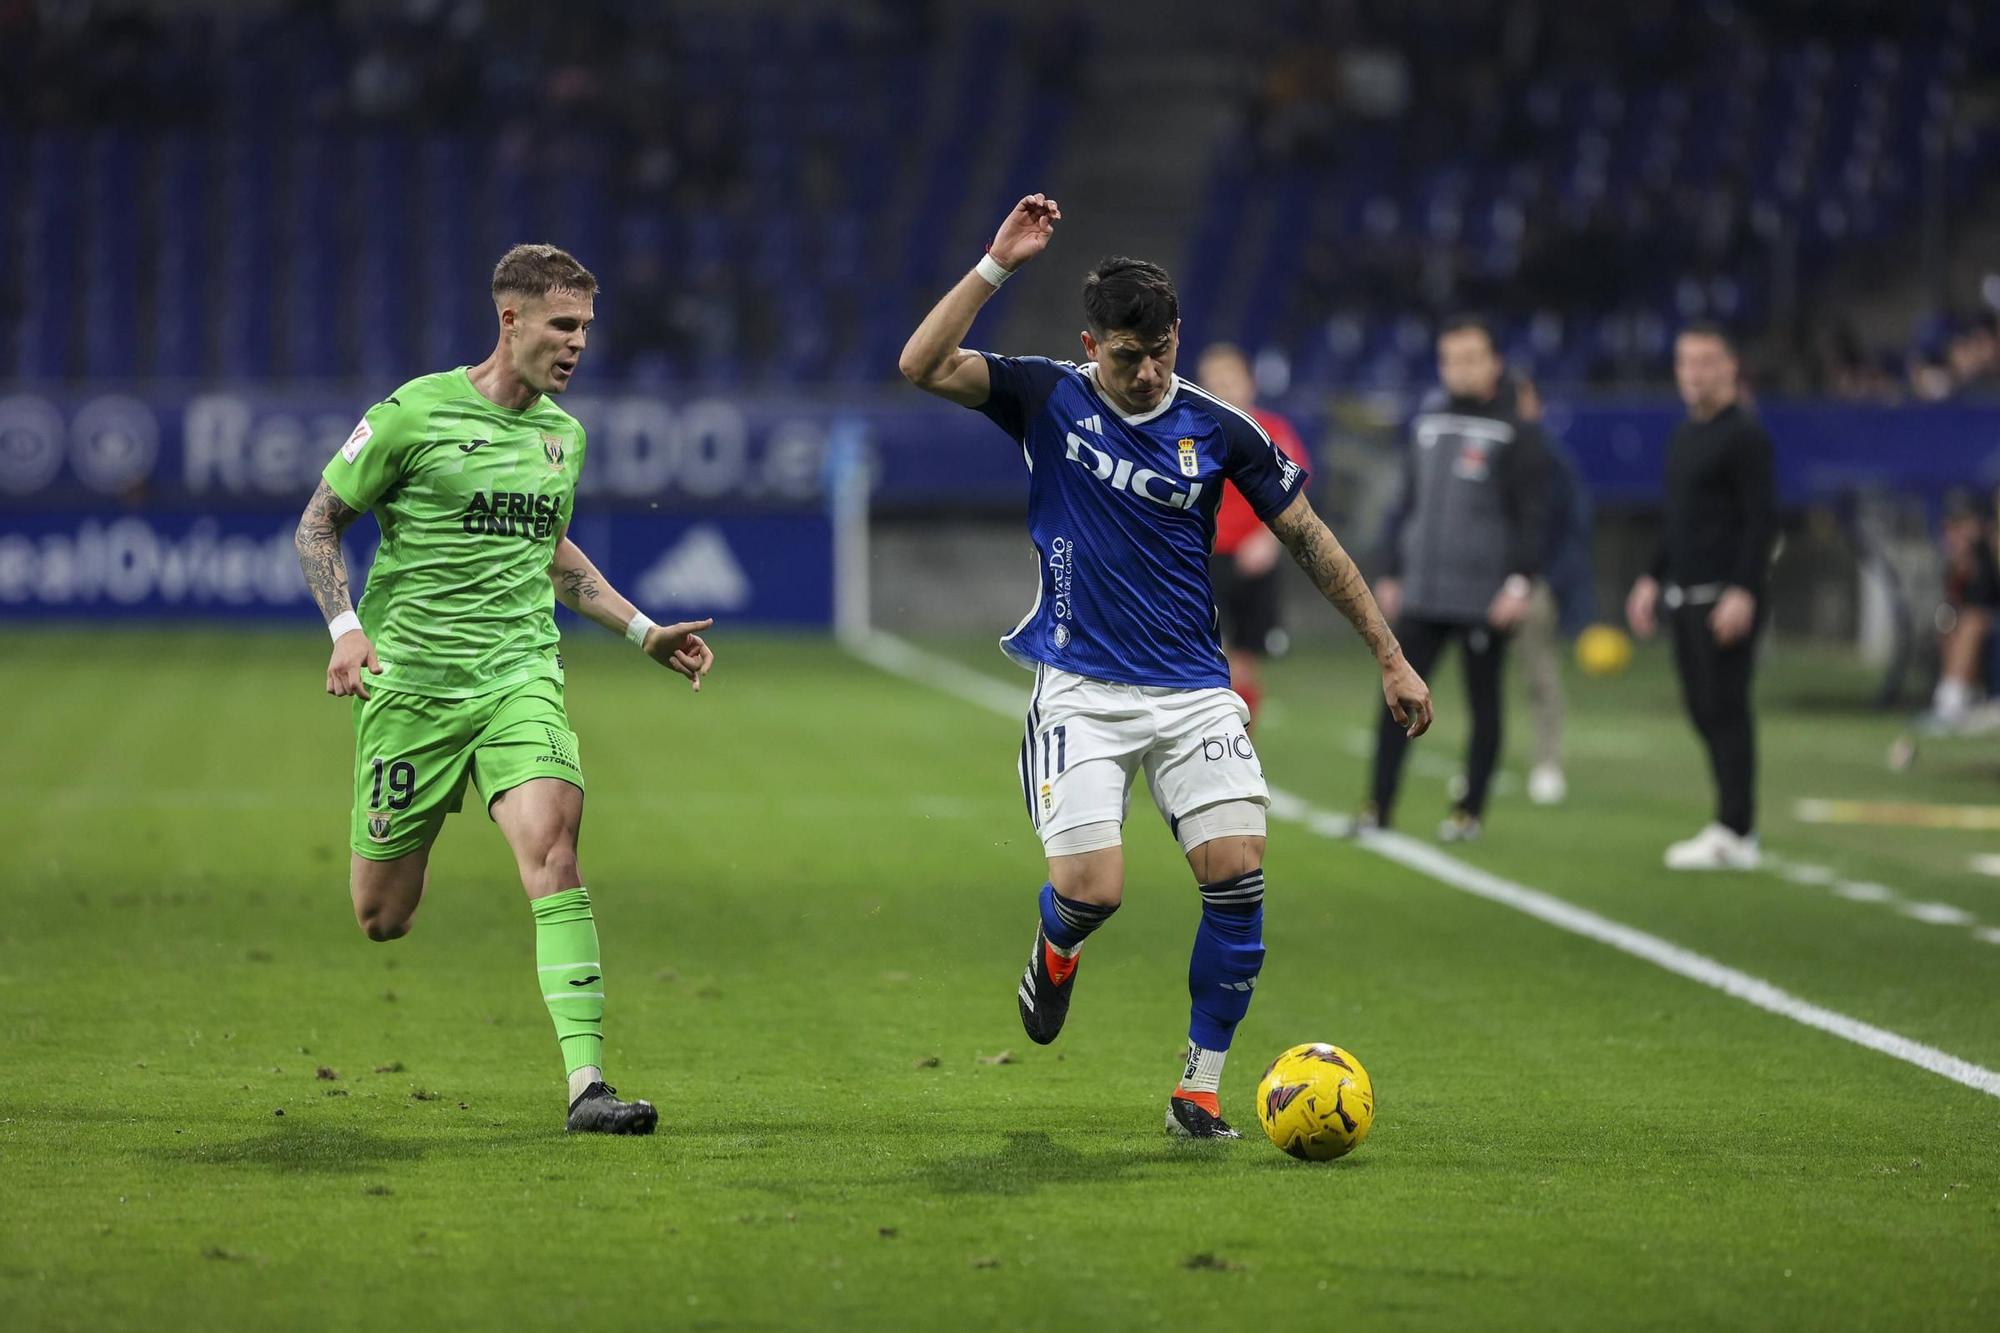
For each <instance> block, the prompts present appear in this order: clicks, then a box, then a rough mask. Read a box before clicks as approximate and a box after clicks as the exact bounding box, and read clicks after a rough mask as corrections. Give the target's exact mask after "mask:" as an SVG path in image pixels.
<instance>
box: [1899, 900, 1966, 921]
mask: <svg viewBox="0 0 2000 1333" xmlns="http://www.w3.org/2000/svg"><path fill="white" fill-rule="evenodd" d="M1897 910H1898V911H1900V912H1901V913H1902V914H1903V915H1904V916H1907V917H1910V918H1911V919H1913V920H1916V921H1923V922H1926V923H1928V924H1930V925H1933V926H1969V925H1971V924H1972V921H1973V916H1972V913H1970V912H1968V911H1966V910H1965V909H1964V908H1963V907H1953V906H1952V905H1951V904H1950V903H1907V904H1905V905H1904V906H1902V907H1900V908H1898V909H1897Z"/></svg>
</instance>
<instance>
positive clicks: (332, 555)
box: [292, 478, 382, 699]
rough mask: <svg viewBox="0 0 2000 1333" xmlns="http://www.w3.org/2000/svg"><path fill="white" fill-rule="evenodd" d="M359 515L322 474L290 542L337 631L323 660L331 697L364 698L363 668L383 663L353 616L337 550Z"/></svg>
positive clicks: (315, 598) (323, 612)
mask: <svg viewBox="0 0 2000 1333" xmlns="http://www.w3.org/2000/svg"><path fill="white" fill-rule="evenodd" d="M360 517H361V511H360V510H358V509H355V508H352V507H351V506H349V505H348V503H347V502H346V501H345V500H342V499H341V498H340V497H339V496H338V495H335V494H334V493H333V488H332V487H331V486H329V485H327V484H326V480H325V479H324V478H321V480H320V483H319V487H318V489H316V490H314V491H313V493H312V499H310V500H308V501H307V502H306V511H305V513H303V514H301V515H300V516H299V526H298V530H297V531H296V532H294V533H293V534H292V545H293V546H294V547H296V548H297V549H298V553H299V570H300V572H301V573H303V574H304V575H305V576H306V588H307V590H308V591H310V592H311V593H312V599H313V601H314V603H316V604H317V605H318V607H319V613H320V614H321V615H322V616H324V617H326V623H327V628H328V629H329V630H334V631H337V632H336V634H335V637H334V641H333V657H332V658H331V660H329V661H328V662H327V665H326V692H327V693H328V694H331V695H335V696H340V695H348V694H358V695H360V696H361V697H362V698H364V699H366V698H367V697H368V685H367V682H366V680H365V679H364V677H363V675H362V669H363V668H364V667H365V668H367V669H368V670H369V671H372V672H374V673H375V674H376V675H378V676H379V675H381V674H382V663H381V662H380V661H378V660H377V659H376V657H375V645H374V644H372V643H370V642H369V641H368V636H367V634H365V633H363V632H362V629H361V622H360V621H359V620H358V619H356V618H355V615H354V599H353V595H352V594H351V593H350V592H349V591H348V587H347V561H346V560H344V559H342V558H341V554H340V534H341V533H343V532H345V531H347V527H348V525H349V524H351V523H352V522H354V520H355V519H357V518H360Z"/></svg>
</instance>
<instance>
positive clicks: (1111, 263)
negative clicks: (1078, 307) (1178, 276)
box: [1083, 255, 1181, 342]
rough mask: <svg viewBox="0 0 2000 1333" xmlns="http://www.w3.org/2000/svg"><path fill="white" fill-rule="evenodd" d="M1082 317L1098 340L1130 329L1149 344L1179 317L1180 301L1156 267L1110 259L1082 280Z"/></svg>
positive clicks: (1169, 280) (1122, 258)
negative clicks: (1121, 330)
mask: <svg viewBox="0 0 2000 1333" xmlns="http://www.w3.org/2000/svg"><path fill="white" fill-rule="evenodd" d="M1083 316H1084V319H1085V320H1087V321H1088V322H1089V324H1090V330H1091V332H1092V333H1095V334H1098V335H1099V336H1100V337H1101V336H1102V335H1104V334H1106V333H1111V332H1114V331H1116V330H1119V329H1130V330H1131V331H1132V332H1134V333H1136V334H1138V335H1139V336H1140V337H1141V338H1144V339H1146V340H1147V341H1149V342H1152V341H1157V340H1158V339H1160V338H1164V337H1166V335H1167V330H1169V329H1171V328H1172V327H1173V326H1174V321H1175V320H1177V319H1179V318H1180V317H1181V298H1180V296H1179V295H1178V294H1177V293H1176V292H1175V291H1174V280H1173V279H1172V278H1170V277H1168V276H1167V271H1166V270H1165V269H1163V268H1161V267H1160V266H1159V265H1158V264H1151V263H1148V262H1146V261H1145V260H1143V259H1129V258H1127V257H1125V256H1124V255H1113V256H1112V257H1111V258H1109V259H1107V260H1105V261H1104V262H1103V263H1101V264H1099V265H1098V266H1097V267H1096V268H1094V269H1092V270H1091V271H1090V272H1088V273H1086V274H1084V276H1083Z"/></svg>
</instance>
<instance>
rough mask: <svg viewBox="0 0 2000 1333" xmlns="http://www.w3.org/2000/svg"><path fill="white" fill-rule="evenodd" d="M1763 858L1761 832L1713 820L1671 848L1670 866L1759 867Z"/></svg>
mask: <svg viewBox="0 0 2000 1333" xmlns="http://www.w3.org/2000/svg"><path fill="white" fill-rule="evenodd" d="M1762 860H1763V853H1761V852H1760V851H1759V850H1758V848H1757V835H1756V834H1754V833H1752V834H1750V835H1748V836H1747V837H1746V836H1743V835H1740V834H1737V833H1733V832H1731V831H1730V830H1728V829H1726V828H1724V827H1723V826H1722V825H1720V824H1710V825H1709V826H1708V827H1707V828H1705V829H1703V830H1702V831H1701V832H1699V833H1697V834H1695V835H1694V836H1693V837H1692V838H1689V839H1688V840H1687V841H1686V842H1677V843H1675V844H1674V845H1673V846H1671V847H1669V848H1667V856H1666V863H1667V869H1669V870H1755V869H1756V868H1757V866H1758V864H1759V863H1760V862H1761V861H1762Z"/></svg>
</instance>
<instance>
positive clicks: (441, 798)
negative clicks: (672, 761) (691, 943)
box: [348, 679, 583, 861]
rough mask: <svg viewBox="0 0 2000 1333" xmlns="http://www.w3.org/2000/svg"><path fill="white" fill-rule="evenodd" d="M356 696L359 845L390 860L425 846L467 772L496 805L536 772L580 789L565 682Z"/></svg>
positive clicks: (355, 841)
mask: <svg viewBox="0 0 2000 1333" xmlns="http://www.w3.org/2000/svg"><path fill="white" fill-rule="evenodd" d="M373 694H374V697H373V698H370V699H360V698H357V699H355V701H354V820H353V827H352V829H351V831H350V832H349V834H348V845H349V846H351V847H352V848H353V849H354V852H355V855H357V856H365V857H367V858H368V859H369V860H371V861H390V860H394V859H395V858H396V857H399V856H407V855H409V854H410V853H411V852H414V851H416V850H418V849H419V848H421V847H426V846H428V845H429V844H430V842H431V840H432V839H433V838H435V837H437V834H438V829H439V828H440V827H441V826H442V825H443V824H444V817H445V816H446V815H449V814H456V813H457V812H458V810H459V807H460V806H461V805H462V804H463V802H464V799H465V780H466V778H467V777H468V776H469V777H471V779H472V780H473V781H474V782H475V783H477V784H478V785H479V793H480V795H482V796H484V797H485V798H486V803H487V804H488V805H489V806H490V805H491V804H492V803H493V800H494V798H495V797H497V796H499V795H500V793H501V792H504V791H507V790H508V789H509V788H513V787H518V786H520V785H521V784H522V783H524V782H526V781H528V780H529V779H531V778H561V779H562V780H563V781H564V782H567V783H570V784H572V785H574V786H576V787H577V788H579V789H581V788H582V786H583V767H582V764H581V763H580V762H579V760H578V757H577V745H576V733H575V732H573V731H571V730H570V729H569V715H568V714H567V713H565V712H564V711H563V696H562V686H561V685H560V684H559V683H557V682H556V681H553V680H546V679H543V680H530V681H524V682H523V683H521V684H519V685H515V686H513V687H511V688H509V689H504V690H495V691H494V692H493V693H491V694H482V695H479V696H478V697H476V698H472V699H433V698H430V697H428V696H426V695H421V694H408V693H405V692H403V691H401V690H384V689H376V690H375V691H374V692H373Z"/></svg>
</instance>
